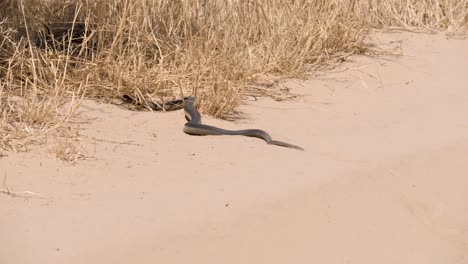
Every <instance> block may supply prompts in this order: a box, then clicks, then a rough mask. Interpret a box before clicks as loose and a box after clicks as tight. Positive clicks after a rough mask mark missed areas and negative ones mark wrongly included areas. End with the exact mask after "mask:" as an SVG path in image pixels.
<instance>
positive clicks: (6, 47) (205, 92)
mask: <svg viewBox="0 0 468 264" xmlns="http://www.w3.org/2000/svg"><path fill="white" fill-rule="evenodd" d="M467 10H468V4H467V0H442V1H437V0H431V1H416V0H414V1H404V0H401V1H400V0H399V1H397V0H352V1H344V0H342V1H340V0H335V1H327V0H295V1H292V0H256V1H250V0H177V1H175V0H122V1H113V0H100V1H97V0H65V1H64V0H3V1H0V18H1V22H0V77H1V79H0V113H1V116H0V147H1V148H4V149H14V150H20V149H23V148H24V146H26V145H28V144H30V143H31V142H30V141H31V139H32V138H34V136H37V135H40V136H42V137H43V136H44V135H47V134H49V133H52V132H53V133H56V132H57V131H58V130H59V129H60V128H61V127H63V125H64V124H66V123H67V120H68V119H69V118H70V116H71V115H72V114H73V111H74V109H76V108H77V107H78V105H79V102H80V98H81V97H82V96H88V97H93V98H100V99H104V100H110V99H112V98H115V97H120V96H122V95H124V94H129V95H131V96H134V97H135V98H137V100H139V101H140V102H143V101H145V100H161V99H162V100H168V99H172V98H179V97H181V96H182V95H185V96H186V95H188V94H195V95H196V96H197V97H198V102H199V105H200V107H201V110H202V111H203V112H205V113H208V114H211V115H213V116H216V117H225V116H226V115H229V114H230V113H231V112H232V110H233V109H234V108H235V106H236V105H237V103H238V102H239V98H240V95H241V94H243V93H245V92H246V91H247V90H249V89H255V87H256V86H255V82H256V80H259V79H262V80H265V79H266V80H268V78H270V77H271V76H272V75H282V76H298V75H301V74H303V73H304V72H305V71H306V70H310V69H311V67H323V66H332V65H334V64H336V62H340V61H343V60H344V59H345V58H346V57H347V56H350V55H353V54H362V53H365V52H367V51H369V46H368V45H367V44H366V43H365V42H364V39H365V38H366V36H367V35H368V33H369V31H371V30H372V28H375V27H379V28H385V27H403V28H425V29H453V30H458V29H464V28H466V26H467V25H468V19H467ZM261 91H262V92H263V93H268V89H262V90H261ZM71 98H72V99H73V100H74V101H73V103H72V104H71V106H70V107H68V108H65V109H64V107H62V105H63V103H64V102H66V101H69V100H70V99H71Z"/></svg>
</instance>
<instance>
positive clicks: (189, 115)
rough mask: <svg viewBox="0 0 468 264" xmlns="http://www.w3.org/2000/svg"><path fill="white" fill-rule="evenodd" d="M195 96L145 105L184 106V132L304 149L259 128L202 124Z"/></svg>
mask: <svg viewBox="0 0 468 264" xmlns="http://www.w3.org/2000/svg"><path fill="white" fill-rule="evenodd" d="M124 98H125V99H126V100H132V101H134V102H135V100H134V99H133V98H132V97H130V96H128V95H126V96H124ZM194 103H195V98H194V97H192V96H189V97H185V98H184V99H178V100H174V101H170V102H167V103H164V104H157V103H153V102H149V103H147V106H148V107H149V108H151V109H153V110H155V111H161V110H164V111H172V110H177V109H180V108H182V105H183V106H184V112H185V119H187V123H185V125H184V133H186V134H189V135H197V136H208V135H237V136H247V137H256V138H260V139H263V140H265V142H266V143H267V144H270V145H276V146H281V147H286V148H292V149H297V150H304V149H303V148H301V147H299V146H296V145H292V144H289V143H286V142H282V141H277V140H273V139H272V138H271V136H270V135H269V134H268V133H267V132H266V131H263V130H261V129H243V130H227V129H222V128H219V127H215V126H210V125H204V124H202V122H201V115H200V113H199V112H198V111H197V109H196V108H195V106H194Z"/></svg>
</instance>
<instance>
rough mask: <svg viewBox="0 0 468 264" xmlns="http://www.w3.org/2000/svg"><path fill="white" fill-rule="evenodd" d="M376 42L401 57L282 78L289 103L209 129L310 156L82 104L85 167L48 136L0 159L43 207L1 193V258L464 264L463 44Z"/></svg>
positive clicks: (157, 117)
mask: <svg viewBox="0 0 468 264" xmlns="http://www.w3.org/2000/svg"><path fill="white" fill-rule="evenodd" d="M378 39H379V42H380V43H381V44H389V45H401V47H402V50H403V56H401V57H383V58H379V59H376V58H366V57H354V58H351V60H350V61H349V62H347V63H345V64H344V65H342V66H340V67H339V68H338V69H335V70H333V71H332V72H322V73H316V74H315V73H314V74H312V76H310V78H308V79H307V80H290V81H286V82H284V83H282V84H281V85H282V86H283V87H284V88H288V89H290V91H291V92H292V93H295V94H298V95H300V96H299V97H298V98H296V99H294V100H292V101H283V102H276V101H274V100H271V99H268V98H259V100H258V101H253V100H246V102H245V104H243V105H242V106H241V107H240V110H241V111H243V113H244V114H245V118H243V119H240V120H238V121H236V122H228V121H222V120H215V119H212V118H209V117H204V119H203V121H204V122H205V123H207V124H212V125H218V126H222V127H225V128H252V127H258V128H263V129H265V130H267V131H269V132H270V133H271V134H272V136H273V137H274V138H275V139H278V140H283V141H287V142H290V143H293V144H297V145H300V146H302V147H304V148H305V149H306V151H304V152H300V151H295V150H291V149H285V148H281V147H275V146H269V145H266V144H265V143H264V142H262V141H261V140H258V139H255V138H244V137H216V136H213V137H191V136H188V135H185V134H184V133H183V132H182V126H183V124H184V123H185V120H184V117H183V112H181V111H176V112H170V113H151V112H135V111H128V110H124V109H122V108H120V107H118V106H115V105H106V104H100V103H96V102H91V101H87V102H85V103H84V105H83V107H82V108H81V113H80V117H79V118H80V120H82V121H83V124H82V125H81V127H82V132H81V134H82V138H83V141H82V144H83V145H84V146H85V148H86V149H87V152H86V153H85V155H86V159H85V160H80V161H79V162H78V163H77V164H75V165H71V164H67V163H64V162H62V161H60V160H57V159H56V158H55V157H54V156H53V155H52V154H50V153H49V152H48V151H49V149H50V148H51V145H53V140H51V143H50V144H47V145H46V146H44V147H43V148H41V149H39V150H35V151H32V152H29V153H18V154H15V153H7V154H8V156H6V157H1V158H0V174H1V176H2V177H1V178H3V177H4V176H6V179H7V182H6V183H7V185H8V187H9V188H11V189H12V190H14V191H16V192H21V191H31V192H34V193H37V194H40V195H43V196H45V197H47V199H41V198H40V197H33V198H29V199H23V198H18V197H11V196H9V195H6V194H2V193H0V216H1V217H0V263H2V264H3V263H5V264H19V263H87V264H93V263H96V264H97V263H99V264H102V263H204V264H206V263H269V264H272V263H340V264H351V263H359V264H365V263H369V264H371V263H412V264H415V263H424V264H430V263H453V264H455V263H457V264H462V263H468V202H467V201H468V188H466V187H467V186H468V114H467V113H468V103H467V102H468V71H467V69H468V40H466V39H465V40H463V39H449V38H447V37H445V36H444V35H442V34H439V35H423V34H413V33H394V34H388V33H387V34H384V35H381V36H379V37H378ZM92 138H95V139H94V140H93V139H92ZM0 188H4V186H3V187H0Z"/></svg>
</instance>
